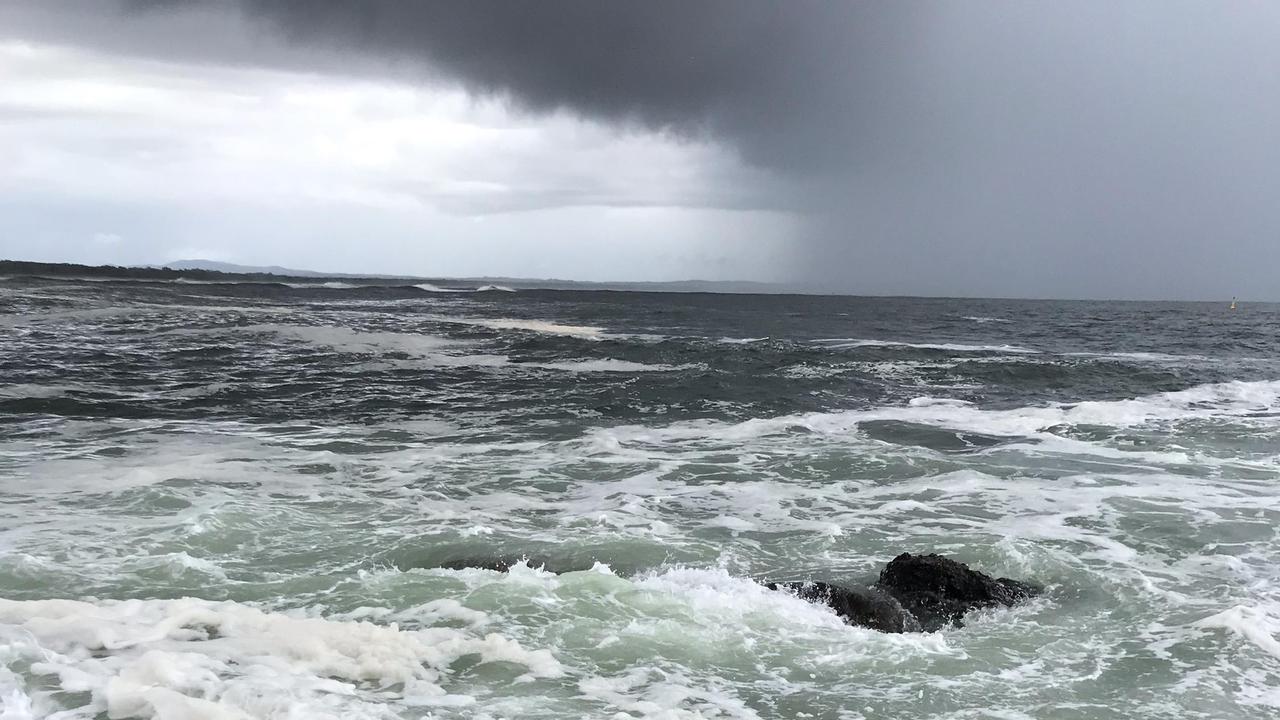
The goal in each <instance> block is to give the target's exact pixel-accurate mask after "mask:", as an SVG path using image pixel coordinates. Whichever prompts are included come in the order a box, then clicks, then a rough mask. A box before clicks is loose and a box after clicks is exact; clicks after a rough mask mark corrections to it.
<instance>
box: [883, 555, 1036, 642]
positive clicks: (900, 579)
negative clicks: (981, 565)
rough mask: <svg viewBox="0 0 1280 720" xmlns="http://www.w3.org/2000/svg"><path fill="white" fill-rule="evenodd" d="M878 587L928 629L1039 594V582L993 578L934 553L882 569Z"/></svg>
mask: <svg viewBox="0 0 1280 720" xmlns="http://www.w3.org/2000/svg"><path fill="white" fill-rule="evenodd" d="M876 587H878V588H880V589H881V590H883V591H885V592H886V593H888V594H890V595H892V596H893V597H895V598H896V599H897V600H898V602H899V603H901V604H902V607H904V608H906V609H907V610H908V611H909V612H910V613H911V614H912V615H914V616H915V617H916V619H917V620H919V621H920V625H921V627H922V628H923V629H924V630H925V631H929V632H932V631H934V630H937V629H939V628H941V627H943V626H945V625H948V624H953V625H956V626H960V625H962V624H963V622H962V621H963V618H964V616H965V614H966V613H968V612H970V611H971V610H977V609H979V608H986V607H997V606H1003V607H1009V606H1012V605H1013V604H1014V603H1016V602H1018V601H1020V600H1025V599H1027V598H1030V597H1034V596H1035V595H1038V594H1040V588H1039V587H1036V586H1035V585H1030V584H1028V583H1023V582H1019V581H1017V580H1010V579H1009V578H993V577H991V576H990V575H987V574H985V573H981V572H978V571H977V570H971V569H970V568H969V566H968V565H965V564H964V563H960V562H956V561H955V560H952V559H950V558H945V557H943V556H941V555H936V554H930V555H912V554H911V553H903V554H901V555H899V556H898V557H896V558H894V559H893V560H892V561H890V562H889V564H888V565H886V566H885V568H884V570H881V571H880V580H879V581H878V582H877V583H876Z"/></svg>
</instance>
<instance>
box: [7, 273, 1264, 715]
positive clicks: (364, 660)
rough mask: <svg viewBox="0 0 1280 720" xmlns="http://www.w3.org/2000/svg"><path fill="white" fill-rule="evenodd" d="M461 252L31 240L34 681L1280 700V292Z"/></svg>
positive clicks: (215, 688)
mask: <svg viewBox="0 0 1280 720" xmlns="http://www.w3.org/2000/svg"><path fill="white" fill-rule="evenodd" d="M433 290H436V289H433V288H430V287H429V286H426V287H376V288H369V287H363V288H362V287H352V286H346V285H342V284H331V285H329V286H323V285H317V286H298V287H290V286H285V285H253V284H239V285H218V284H191V283H187V284H183V283H139V282H88V281H84V282H77V281H65V280H64V281H53V280H37V279H24V278H7V279H4V280H0V482H2V483H3V484H2V486H0V489H2V490H3V494H0V597H2V598H4V599H3V600H0V699H2V700H3V703H4V710H3V712H2V713H0V716H3V717H4V718H5V719H6V720H9V719H10V718H25V717H58V718H101V717H112V718H125V717H144V718H145V717H159V718H219V719H221V718H244V717H251V718H297V719H302V718H307V719H310V718H342V719H344V720H345V719H348V718H425V717H434V718H494V719H496V718H597V717H601V718H800V717H809V718H847V719H853V718H894V717H911V718H1003V719H1010V718H1114V717H1132V718H1267V717H1275V715H1276V713H1277V712H1278V710H1277V708H1280V538H1278V537H1277V522H1278V521H1280V490H1278V489H1277V479H1278V478H1280V462H1278V459H1280V361H1277V359H1276V350H1277V347H1280V346H1278V345H1277V341H1278V340H1280V333H1278V328H1280V308H1278V307H1271V306H1265V307H1264V306H1246V307H1243V308H1242V309H1240V310H1238V311H1235V312H1230V311H1228V310H1227V309H1226V307H1225V305H1224V304H1215V305H1196V304H1130V303H1118V304H1111V303H1106V304H1100V303H1057V302H1014V301H948V300H911V299H858V298H839V297H764V296H715V295H658V294H637V293H607V292H589V293H587V292H584V293H575V292H567V291H534V290H522V291H519V292H503V291H501V290H491V291H487V292H466V293H464V292H456V293H449V292H435V291H433ZM934 550H936V551H939V552H943V553H946V554H949V555H951V556H952V557H955V558H957V559H960V560H963V561H965V562H968V563H970V564H972V565H974V566H975V567H978V568H981V569H983V570H986V571H988V572H991V573H994V574H1000V575H1007V576H1010V577H1015V578H1022V579H1027V580H1032V581H1035V582H1038V583H1041V584H1044V585H1046V586H1047V587H1048V592H1047V594H1046V595H1045V596H1044V597H1042V598H1040V599H1038V600H1036V601H1034V602H1031V603H1029V604H1027V605H1025V606H1022V607H1018V608H1015V609H1013V610H1003V611H998V612H997V611H993V612H985V613H980V614H979V615H978V616H976V617H974V618H972V621H971V622H969V623H968V624H967V625H966V626H965V627H964V628H961V629H948V630H946V631H943V632H940V633H935V634H925V635H921V634H915V635H912V634H907V635H897V636H892V635H883V634H879V633H876V632H873V631H870V630H864V629H860V628H853V627H848V626H845V625H843V624H842V623H841V622H840V621H839V619H838V618H836V617H835V616H834V615H832V614H830V612H828V611H827V610H826V609H824V608H821V607H817V606H813V605H809V604H806V603H804V602H803V601H800V600H797V599H795V598H793V597H791V596H788V595H785V594H782V593H773V592H769V591H767V590H765V589H763V588H762V587H760V586H759V585H758V584H757V583H756V582H755V580H758V579H765V578H768V579H772V580H795V579H808V578H812V579H821V580H828V581H833V582H837V583H841V582H843V583H858V582H866V581H869V580H871V579H873V578H874V576H875V573H876V572H877V570H878V568H879V567H880V566H881V565H883V563H884V562H885V561H887V560H888V559H890V558H891V557H892V556H893V555H895V554H897V553H898V552H900V551H911V552H927V551H934ZM512 553H514V554H527V555H528V556H530V557H531V558H535V559H536V560H535V562H533V563H531V564H532V565H534V567H529V566H523V565H522V566H518V567H516V568H515V569H514V570H513V571H512V572H510V573H498V572H493V571H488V570H481V569H465V570H447V569H439V565H440V564H441V563H446V562H452V561H459V560H465V559H467V558H478V557H487V556H493V555H498V554H512ZM541 563H546V566H547V567H548V568H551V569H556V570H569V572H566V573H564V574H560V575H555V574H552V573H550V572H547V571H546V570H542V569H539V568H538V567H537V566H538V565H540V564H541Z"/></svg>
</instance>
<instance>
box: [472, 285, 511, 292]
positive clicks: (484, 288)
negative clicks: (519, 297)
mask: <svg viewBox="0 0 1280 720" xmlns="http://www.w3.org/2000/svg"><path fill="white" fill-rule="evenodd" d="M476 292H509V293H513V292H515V288H509V287H507V286H505V285H481V286H480V287H478V288H476Z"/></svg>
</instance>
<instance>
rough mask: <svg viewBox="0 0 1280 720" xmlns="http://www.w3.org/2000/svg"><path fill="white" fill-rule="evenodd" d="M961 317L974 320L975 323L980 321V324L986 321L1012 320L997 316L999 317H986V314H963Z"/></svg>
mask: <svg viewBox="0 0 1280 720" xmlns="http://www.w3.org/2000/svg"><path fill="white" fill-rule="evenodd" d="M962 318H963V319H964V320H970V321H973V322H976V323H981V324H984V325H985V324H986V323H1007V322H1013V321H1012V320H1008V319H1006V318H999V317H987V316H986V315H964V316H962Z"/></svg>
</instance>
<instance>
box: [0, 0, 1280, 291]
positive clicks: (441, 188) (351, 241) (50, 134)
mask: <svg viewBox="0 0 1280 720" xmlns="http://www.w3.org/2000/svg"><path fill="white" fill-rule="evenodd" d="M1278 83H1280V5H1277V4H1274V3H1265V2H1237V3H1230V4H1227V3H1218V2H1207V1H1206V2H1187V1H1185V0H1158V1H1157V0H1143V1H1131V2H1121V3H1116V2H1058V3H1048V2H1025V1H1019V2H1012V1H1010V2H994V1H988V2H981V3H943V2H929V3H925V2H895V3H848V2H826V1H822V2H818V1H807V0H800V1H798V2H787V3H782V2H775V3H768V2H759V1H757V0H714V1H707V0H703V1H701V2H684V1H681V0H658V1H652V0H651V1H649V2H625V3H624V2H595V1H593V0H556V1H554V2H533V1H524V2H505V1H504V2H498V1H496V0H470V1H469V2H464V3H457V2H412V1H410V0H367V1H366V2H361V3H350V2H342V1H340V0H135V1H125V0H119V1H118V2H117V1H116V0H101V1H93V2H90V1H87V0H31V1H29V2H25V1H22V0H8V1H7V2H5V3H0V161H3V162H4V165H5V168H4V169H0V210H2V211H3V212H0V232H2V233H3V234H2V235H0V254H3V255H5V256H19V257H31V258H33V259H49V260H81V261H90V262H107V261H112V262H155V261H160V260H164V259H176V258H177V257H180V256H184V255H193V254H196V255H206V256H214V257H215V258H217V259H226V260H232V261H237V262H247V263H264V264H265V263H274V264H284V265H290V264H292V265H306V266H312V267H318V268H321V269H329V270H348V271H370V272H388V271H396V272H415V273H422V274H518V275H531V276H559V277H577V278H583V279H676V278H684V277H693V276H698V277H707V278H722V279H728V278H740V279H765V280H783V281H792V282H800V283H804V284H807V285H809V286H812V287H817V288H826V289H836V290H845V291H853V292H864V293H894V294H902V293H905V294H916V293H919V294H953V295H1022V296H1057V297H1163V298H1198V297H1204V298H1212V297H1221V296H1230V295H1240V296H1242V297H1253V298H1280V292H1278V291H1277V290H1276V289H1275V288H1276V287H1277V283H1276V281H1275V280H1273V275H1274V274H1275V271H1274V268H1276V267H1277V266H1280V203H1277V202H1276V201H1275V200H1274V198H1276V197H1277V196H1280V92H1278V91H1280V86H1278Z"/></svg>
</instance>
